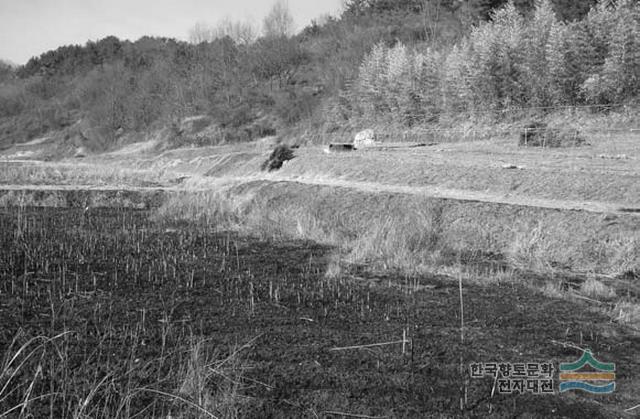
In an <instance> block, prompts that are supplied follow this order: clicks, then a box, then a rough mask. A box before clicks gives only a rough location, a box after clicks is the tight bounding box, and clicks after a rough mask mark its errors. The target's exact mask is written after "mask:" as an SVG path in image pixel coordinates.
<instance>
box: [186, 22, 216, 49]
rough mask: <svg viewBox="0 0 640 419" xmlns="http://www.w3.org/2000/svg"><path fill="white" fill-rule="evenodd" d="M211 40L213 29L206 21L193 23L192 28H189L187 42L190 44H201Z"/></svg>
mask: <svg viewBox="0 0 640 419" xmlns="http://www.w3.org/2000/svg"><path fill="white" fill-rule="evenodd" d="M213 40H214V34H213V29H212V28H211V26H209V24H207V23H206V22H202V21H200V22H197V23H196V24H195V25H193V28H191V29H190V30H189V42H191V43H192V44H201V43H203V42H211V41H213Z"/></svg>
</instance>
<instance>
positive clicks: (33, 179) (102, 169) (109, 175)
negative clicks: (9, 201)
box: [0, 161, 175, 187]
mask: <svg viewBox="0 0 640 419" xmlns="http://www.w3.org/2000/svg"><path fill="white" fill-rule="evenodd" d="M0 167H1V168H2V170H0V184H5V185H74V186H83V185H88V186H104V185H108V186H123V187H136V186H154V185H161V184H166V183H169V182H171V180H172V179H173V178H174V177H175V175H173V174H171V173H169V172H167V171H166V170H164V171H155V172H152V171H148V170H136V169H128V168H123V167H119V166H110V165H97V164H82V163H3V162H1V161H0Z"/></svg>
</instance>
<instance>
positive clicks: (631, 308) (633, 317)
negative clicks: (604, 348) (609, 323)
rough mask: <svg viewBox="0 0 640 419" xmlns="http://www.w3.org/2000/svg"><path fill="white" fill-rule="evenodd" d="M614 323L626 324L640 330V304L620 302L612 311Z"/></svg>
mask: <svg viewBox="0 0 640 419" xmlns="http://www.w3.org/2000/svg"><path fill="white" fill-rule="evenodd" d="M611 317H612V318H613V319H614V321H617V322H620V323H624V324H627V325H630V326H632V327H635V328H636V329H638V330H640V304H638V303H637V302H630V301H620V302H618V303H617V304H616V305H615V307H614V308H613V310H612V311H611Z"/></svg>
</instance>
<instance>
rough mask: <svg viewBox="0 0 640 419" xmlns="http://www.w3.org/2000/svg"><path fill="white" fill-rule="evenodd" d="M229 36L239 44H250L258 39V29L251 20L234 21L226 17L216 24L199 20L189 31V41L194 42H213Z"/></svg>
mask: <svg viewBox="0 0 640 419" xmlns="http://www.w3.org/2000/svg"><path fill="white" fill-rule="evenodd" d="M225 37H229V38H231V39H232V40H233V42H235V43H236V44H238V45H248V44H250V43H252V42H253V41H255V40H256V38H257V30H256V28H255V26H254V25H253V24H252V23H251V22H250V21H234V20H231V18H229V17H225V18H224V19H221V20H220V21H218V23H217V24H215V25H213V26H212V25H209V24H208V23H206V22H198V23H196V24H195V25H194V26H193V28H191V30H190V31H189V41H190V42H191V43H193V44H199V43H202V42H213V41H215V40H216V39H222V38H225Z"/></svg>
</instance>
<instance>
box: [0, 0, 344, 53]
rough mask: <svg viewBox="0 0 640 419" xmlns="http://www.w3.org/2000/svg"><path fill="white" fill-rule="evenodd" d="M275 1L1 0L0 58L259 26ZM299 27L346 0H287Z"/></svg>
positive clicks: (336, 7)
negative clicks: (224, 23) (203, 26)
mask: <svg viewBox="0 0 640 419" xmlns="http://www.w3.org/2000/svg"><path fill="white" fill-rule="evenodd" d="M274 2H275V0H102V1H99V0H0V59H4V60H8V61H10V62H13V63H14V64H24V63H26V62H27V61H28V60H29V58H31V57H32V56H38V55H40V54H42V53H43V52H46V51H48V50H51V49H55V48H57V47H59V46H62V45H71V44H81V45H82V44H84V43H86V42H87V41H88V40H93V41H95V40H98V39H101V38H104V37H106V36H109V35H115V36H117V37H118V38H120V39H129V40H136V39H138V38H140V37H141V36H143V35H150V36H165V37H170V38H177V39H183V40H187V39H188V36H189V29H191V28H192V27H193V26H194V25H195V24H196V22H205V23H209V24H215V23H216V22H218V21H220V20H222V19H224V18H226V17H229V18H231V19H233V20H249V21H252V22H253V23H254V24H255V25H257V26H261V24H262V19H263V17H264V16H265V15H266V14H267V13H268V11H269V9H270V8H271V6H272V5H273V3H274ZM288 4H289V9H290V10H291V14H292V15H293V18H294V20H295V23H296V27H297V28H298V29H301V28H303V27H304V26H306V25H307V24H308V23H309V22H311V19H314V18H317V17H320V16H322V15H325V14H327V13H328V14H332V15H336V14H338V13H339V11H340V9H341V7H342V0H289V1H288Z"/></svg>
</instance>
